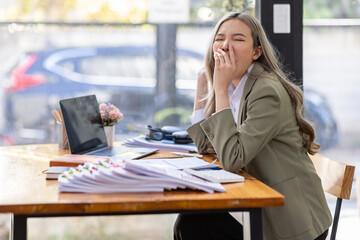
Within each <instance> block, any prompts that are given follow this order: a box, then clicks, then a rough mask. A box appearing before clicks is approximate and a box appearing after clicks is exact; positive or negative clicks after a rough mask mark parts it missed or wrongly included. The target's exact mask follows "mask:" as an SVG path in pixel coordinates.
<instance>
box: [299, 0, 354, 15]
mask: <svg viewBox="0 0 360 240" xmlns="http://www.w3.org/2000/svg"><path fill="white" fill-rule="evenodd" d="M304 18H314V19H318V18H360V0H304Z"/></svg>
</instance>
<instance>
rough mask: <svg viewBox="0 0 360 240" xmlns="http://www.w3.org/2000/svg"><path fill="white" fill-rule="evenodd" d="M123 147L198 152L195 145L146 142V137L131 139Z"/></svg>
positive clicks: (171, 142) (163, 141)
mask: <svg viewBox="0 0 360 240" xmlns="http://www.w3.org/2000/svg"><path fill="white" fill-rule="evenodd" d="M123 145H125V146H128V147H148V148H158V149H160V150H168V151H189V152H197V147H196V146H195V144H194V143H189V144H178V143H174V142H173V141H169V140H162V141H155V140H146V139H145V137H142V136H139V137H134V138H129V139H127V140H125V141H124V142H123Z"/></svg>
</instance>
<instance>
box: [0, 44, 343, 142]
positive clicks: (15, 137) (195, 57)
mask: <svg viewBox="0 0 360 240" xmlns="http://www.w3.org/2000/svg"><path fill="white" fill-rule="evenodd" d="M202 66H203V55H202V54H200V53H197V52H194V51H189V50H186V49H177V59H176V88H177V95H176V100H177V107H176V108H172V109H162V110H156V108H155V106H154V97H155V92H156V90H155V88H156V77H155V76H156V49H155V48H154V47H151V46H118V47H78V48H63V49H54V50H44V51H38V52H34V53H27V54H24V56H23V57H22V58H21V59H19V62H18V64H16V65H15V66H14V67H13V68H12V69H11V70H10V71H9V72H8V74H7V75H6V76H5V80H4V79H3V80H2V87H3V88H4V104H5V106H4V113H3V116H5V119H6V121H5V125H4V126H3V127H2V131H1V134H2V138H3V140H4V139H5V138H6V142H4V141H3V142H4V144H27V143H49V142H55V141H56V136H55V132H56V131H55V120H54V119H53V117H52V115H51V109H54V108H58V107H59V100H60V99H64V98H70V97H75V96H81V95H87V94H96V96H97V98H98V101H99V103H100V102H111V103H112V104H114V105H115V106H117V107H118V108H119V109H120V111H121V112H122V113H123V114H124V116H125V118H124V120H122V121H121V122H120V124H121V127H119V128H117V133H120V131H121V133H129V132H130V133H133V134H135V135H136V134H139V133H140V132H143V131H144V130H145V126H146V125H148V124H152V125H154V126H162V125H163V123H164V122H166V121H165V120H166V118H170V117H173V116H174V115H176V117H177V118H178V119H180V120H179V121H177V123H176V124H177V125H178V124H181V127H186V126H189V125H190V122H189V116H190V114H191V112H192V108H193V100H194V94H195V88H196V77H197V72H198V71H199V70H200V69H201V68H202ZM304 95H305V100H304V108H305V111H304V112H305V116H306V117H307V119H309V120H310V121H311V122H312V123H313V124H314V127H315V130H316V134H317V136H316V140H317V142H319V143H320V144H322V145H323V148H329V147H331V146H332V145H334V144H335V143H336V142H337V125H336V121H335V120H334V117H333V115H332V113H331V110H330V108H329V106H328V104H327V103H326V100H325V98H324V97H323V96H321V95H320V94H318V93H317V92H315V91H313V90H305V94H304Z"/></svg>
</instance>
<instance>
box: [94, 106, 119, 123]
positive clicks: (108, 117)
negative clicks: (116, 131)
mask: <svg viewBox="0 0 360 240" xmlns="http://www.w3.org/2000/svg"><path fill="white" fill-rule="evenodd" d="M99 109H100V116H101V120H102V122H103V125H104V126H113V125H115V124H116V123H117V122H118V121H120V120H122V119H123V118H124V115H123V114H122V113H121V112H120V110H119V109H118V108H117V107H115V106H114V105H112V104H110V103H107V104H105V103H101V104H100V105H99Z"/></svg>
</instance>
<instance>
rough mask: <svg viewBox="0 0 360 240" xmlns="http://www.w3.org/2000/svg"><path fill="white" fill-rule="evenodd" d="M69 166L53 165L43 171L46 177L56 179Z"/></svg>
mask: <svg viewBox="0 0 360 240" xmlns="http://www.w3.org/2000/svg"><path fill="white" fill-rule="evenodd" d="M69 169H70V167H60V166H55V167H51V168H49V169H48V170H46V171H45V172H44V173H45V174H46V179H58V177H59V175H60V174H62V173H63V172H65V171H68V170H69Z"/></svg>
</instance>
